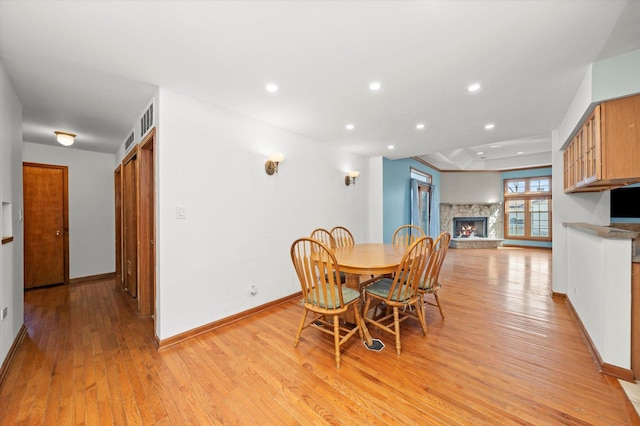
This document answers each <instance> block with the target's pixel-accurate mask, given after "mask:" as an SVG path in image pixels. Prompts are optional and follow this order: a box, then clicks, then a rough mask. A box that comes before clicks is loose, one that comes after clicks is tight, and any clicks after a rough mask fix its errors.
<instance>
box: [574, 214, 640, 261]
mask: <svg viewBox="0 0 640 426" xmlns="http://www.w3.org/2000/svg"><path fill="white" fill-rule="evenodd" d="M563 225H564V226H566V227H567V228H574V229H578V230H580V231H582V232H586V233H588V234H592V235H595V236H598V237H601V238H617V239H629V240H631V261H632V262H634V263H640V243H637V244H636V241H637V238H638V235H640V233H638V232H635V231H627V230H626V229H619V228H614V227H611V226H600V225H592V224H590V223H582V222H565V223H563Z"/></svg>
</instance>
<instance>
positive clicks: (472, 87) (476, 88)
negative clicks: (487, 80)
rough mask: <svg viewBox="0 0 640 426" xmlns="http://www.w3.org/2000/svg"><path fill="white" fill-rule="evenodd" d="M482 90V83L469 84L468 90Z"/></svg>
mask: <svg viewBox="0 0 640 426" xmlns="http://www.w3.org/2000/svg"><path fill="white" fill-rule="evenodd" d="M478 90H480V83H473V84H470V85H469V86H467V92H477V91H478Z"/></svg>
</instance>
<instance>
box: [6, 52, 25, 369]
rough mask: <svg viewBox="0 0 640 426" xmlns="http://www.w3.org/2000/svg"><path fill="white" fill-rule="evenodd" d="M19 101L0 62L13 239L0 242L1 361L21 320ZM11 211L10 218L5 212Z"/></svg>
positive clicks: (22, 310) (18, 328)
mask: <svg viewBox="0 0 640 426" xmlns="http://www.w3.org/2000/svg"><path fill="white" fill-rule="evenodd" d="M21 144H22V104H21V102H20V100H19V99H18V96H17V95H16V92H15V90H14V89H13V86H12V85H11V82H10V81H9V79H8V77H7V74H6V73H5V71H4V68H3V67H2V64H0V167H1V171H0V199H1V201H2V202H5V203H10V204H11V207H10V211H7V212H3V211H2V209H0V223H5V222H4V221H9V222H10V223H7V228H10V231H7V232H11V234H12V235H11V236H12V237H13V241H12V242H10V243H7V244H3V245H2V249H1V250H2V255H1V256H0V280H1V281H0V309H3V308H5V307H6V308H7V310H8V315H7V317H6V318H5V319H4V320H2V321H0V365H1V364H2V362H4V360H5V359H6V357H7V354H8V353H9V349H10V348H11V345H12V344H13V342H14V340H15V338H16V337H17V336H18V332H19V331H20V327H21V326H22V324H23V322H24V301H23V300H24V284H23V283H24V277H23V257H24V256H23V243H22V241H23V228H22V222H21V221H20V214H19V211H20V210H21V209H22V151H21ZM5 214H7V215H10V216H11V217H10V218H6V217H4V215H5Z"/></svg>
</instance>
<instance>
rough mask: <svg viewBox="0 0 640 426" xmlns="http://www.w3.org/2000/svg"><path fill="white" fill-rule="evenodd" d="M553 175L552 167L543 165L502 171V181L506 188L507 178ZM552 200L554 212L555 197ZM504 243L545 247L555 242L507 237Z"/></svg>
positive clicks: (551, 245)
mask: <svg viewBox="0 0 640 426" xmlns="http://www.w3.org/2000/svg"><path fill="white" fill-rule="evenodd" d="M551 175H552V168H551V167H543V168H539V169H525V170H511V171H508V172H503V173H502V182H503V185H502V187H503V188H504V181H505V179H518V178H532V177H540V176H551ZM503 194H504V191H503ZM551 201H552V202H551V205H552V207H551V208H552V211H551V214H553V199H552V200H551ZM502 205H503V206H504V195H503V197H502ZM504 244H506V245H517V246H527V247H545V248H551V247H553V243H552V242H550V241H525V240H507V239H505V240H504Z"/></svg>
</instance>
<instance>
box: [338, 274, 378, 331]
mask: <svg viewBox="0 0 640 426" xmlns="http://www.w3.org/2000/svg"><path fill="white" fill-rule="evenodd" d="M345 278H346V280H345V283H344V285H345V286H347V287H348V288H352V289H354V290H355V291H357V292H358V293H360V275H357V274H345ZM342 318H343V319H344V320H345V322H348V323H349V324H355V323H356V319H355V318H354V316H353V312H351V311H347V312H345V313H344V315H343V316H342ZM363 322H364V321H363ZM363 331H364V330H363ZM368 333H369V332H368V331H367V334H368ZM369 338H371V337H369Z"/></svg>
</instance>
